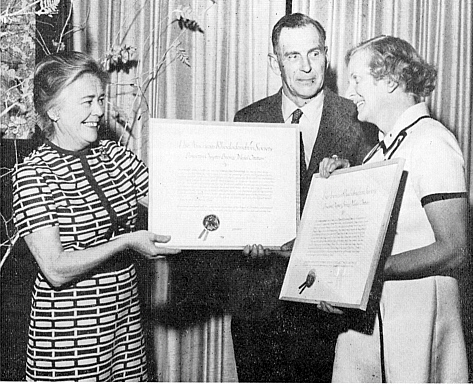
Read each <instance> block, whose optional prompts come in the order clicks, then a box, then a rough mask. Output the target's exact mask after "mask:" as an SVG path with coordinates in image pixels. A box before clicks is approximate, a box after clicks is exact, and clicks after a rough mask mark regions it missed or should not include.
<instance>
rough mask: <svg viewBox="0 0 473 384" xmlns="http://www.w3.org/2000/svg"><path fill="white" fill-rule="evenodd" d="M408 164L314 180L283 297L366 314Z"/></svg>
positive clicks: (339, 172) (394, 162)
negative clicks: (391, 217) (405, 166)
mask: <svg viewBox="0 0 473 384" xmlns="http://www.w3.org/2000/svg"><path fill="white" fill-rule="evenodd" d="M403 168H404V160H403V159H395V160H389V161H384V162H380V163H373V164H367V165H363V166H358V167H352V168H347V169H343V170H337V171H335V172H333V174H332V175H331V176H330V177H329V178H327V179H325V178H321V177H320V176H319V175H318V174H317V175H314V177H313V179H312V183H311V186H310V189H309V193H308V197H307V201H306V205H305V208H304V212H303V215H302V218H301V223H300V228H299V233H298V235H297V238H296V241H295V243H294V248H293V251H292V253H291V258H290V260H289V264H288V267H287V271H286V275H285V277H284V282H283V286H282V289H281V293H280V296H279V298H280V299H282V300H290V301H299V302H306V303H319V302H320V301H326V302H327V303H329V304H332V305H334V306H339V307H348V308H358V309H362V310H366V307H367V304H368V299H369V294H370V290H371V287H372V284H373V279H374V276H375V272H376V268H377V265H378V262H379V258H380V254H381V251H382V248H383V243H384V239H385V235H386V231H387V227H388V224H389V219H390V216H391V212H392V209H393V206H394V202H395V198H396V194H397V191H398V189H399V185H400V181H401V176H402V172H403Z"/></svg>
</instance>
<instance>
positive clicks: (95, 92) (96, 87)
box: [48, 73, 105, 151]
mask: <svg viewBox="0 0 473 384" xmlns="http://www.w3.org/2000/svg"><path fill="white" fill-rule="evenodd" d="M104 99H105V92H104V89H103V85H102V82H101V81H100V79H99V78H98V77H97V76H94V75H92V74H88V73H86V74H84V75H82V76H81V77H79V78H78V79H77V80H75V81H74V82H73V83H71V84H69V85H68V86H67V87H66V88H64V89H63V90H62V91H61V93H60V94H59V96H58V97H57V99H56V103H55V105H54V106H53V107H52V108H51V109H50V110H49V111H48V115H49V117H50V118H51V119H52V120H53V121H54V128H55V131H54V135H53V136H52V138H51V141H52V142H53V143H54V144H56V145H58V146H60V147H61V148H63V149H67V150H70V151H78V150H81V149H84V148H86V147H87V146H88V145H90V144H91V143H93V142H94V141H96V140H97V131H98V127H99V121H100V118H101V117H102V116H103V105H104Z"/></svg>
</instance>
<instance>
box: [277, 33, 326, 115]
mask: <svg viewBox="0 0 473 384" xmlns="http://www.w3.org/2000/svg"><path fill="white" fill-rule="evenodd" d="M326 54H327V49H326V47H325V46H324V44H323V42H322V39H321V37H320V35H319V32H318V31H317V29H316V28H315V27H314V26H313V25H307V26H304V27H301V28H283V29H282V30H281V35H280V37H279V45H278V52H277V53H276V56H275V55H270V64H271V68H272V69H273V71H274V72H275V73H276V74H278V75H280V76H281V78H282V86H283V91H284V94H285V95H286V96H287V97H288V98H289V99H290V100H292V101H293V102H294V103H295V104H296V105H297V106H299V107H302V106H303V105H304V104H307V103H308V102H309V101H310V99H312V98H313V97H314V96H316V95H317V94H318V93H319V92H320V91H321V90H322V88H323V85H324V80H325V69H326V67H327V55H326Z"/></svg>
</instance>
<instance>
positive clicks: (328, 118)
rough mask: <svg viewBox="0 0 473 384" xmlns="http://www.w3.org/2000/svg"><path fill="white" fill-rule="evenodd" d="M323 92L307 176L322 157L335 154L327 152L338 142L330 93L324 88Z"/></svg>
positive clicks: (315, 168)
mask: <svg viewBox="0 0 473 384" xmlns="http://www.w3.org/2000/svg"><path fill="white" fill-rule="evenodd" d="M324 93H325V96H324V105H323V109H322V116H321V118H320V126H319V132H318V134H317V138H316V140H315V144H314V148H313V150H312V155H311V157H310V163H309V168H308V172H307V174H308V176H309V177H312V175H313V174H314V173H316V172H318V170H319V163H320V162H321V161H322V159H323V158H324V157H329V156H331V155H334V154H335V153H329V152H330V151H333V150H334V148H336V143H337V142H338V128H337V126H336V124H335V119H334V116H333V113H332V100H331V99H332V94H331V91H330V90H328V89H326V90H324Z"/></svg>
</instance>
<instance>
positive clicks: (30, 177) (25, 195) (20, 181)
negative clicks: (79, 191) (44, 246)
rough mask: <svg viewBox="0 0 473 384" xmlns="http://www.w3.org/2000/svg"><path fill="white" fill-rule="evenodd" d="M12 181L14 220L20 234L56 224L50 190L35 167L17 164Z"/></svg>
mask: <svg viewBox="0 0 473 384" xmlns="http://www.w3.org/2000/svg"><path fill="white" fill-rule="evenodd" d="M12 181H13V210H14V222H15V225H16V227H17V229H18V233H19V235H20V236H22V237H24V236H26V235H28V234H30V233H33V232H35V231H37V230H39V229H42V228H46V227H53V226H57V225H58V217H57V213H56V205H55V204H54V200H53V197H52V194H51V190H50V188H49V186H48V184H47V183H46V181H45V180H44V178H43V176H42V175H41V174H40V173H39V172H38V169H37V167H35V166H33V165H31V164H27V163H23V164H19V165H17V166H16V167H15V170H14V172H13V176H12Z"/></svg>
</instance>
